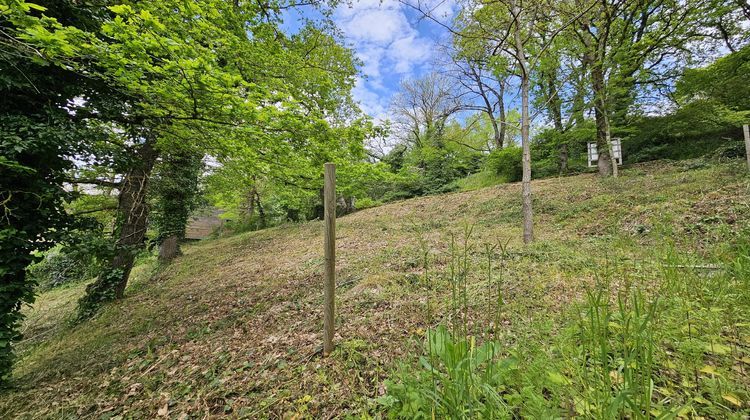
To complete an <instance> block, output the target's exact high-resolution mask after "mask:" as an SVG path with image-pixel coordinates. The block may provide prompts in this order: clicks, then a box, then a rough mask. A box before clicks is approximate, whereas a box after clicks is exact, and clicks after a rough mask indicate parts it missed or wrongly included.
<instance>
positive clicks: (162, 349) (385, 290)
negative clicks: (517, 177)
mask: <svg viewBox="0 0 750 420" xmlns="http://www.w3.org/2000/svg"><path fill="white" fill-rule="evenodd" d="M533 189H534V194H535V197H534V201H535V213H536V214H535V217H536V225H535V226H536V237H537V241H536V243H535V244H534V245H532V246H531V247H529V248H528V249H524V248H523V247H522V245H521V244H520V242H519V238H520V237H521V230H520V225H521V223H520V218H521V213H520V205H519V204H520V186H519V185H518V184H511V185H501V186H498V187H490V188H485V189H481V190H477V191H471V192H463V193H454V194H447V195H443V196H435V197H424V198H417V199H413V200H407V201H404V202H399V203H392V204H388V205H384V206H381V207H377V208H373V209H368V210H364V211H361V212H358V213H356V214H353V215H350V216H347V217H343V218H341V219H339V223H338V232H337V240H338V242H337V246H338V273H339V277H338V280H339V283H338V284H339V285H338V300H337V304H338V307H337V311H338V317H337V321H338V323H339V328H338V335H337V343H338V350H337V352H336V353H334V355H333V356H332V357H330V358H326V359H322V358H320V357H319V355H318V354H317V351H318V349H319V346H320V340H321V336H320V332H321V328H322V318H321V310H320V309H321V303H322V288H321V285H320V283H321V274H322V260H323V259H322V246H321V241H322V235H321V233H322V231H321V229H322V224H321V223H320V222H312V223H307V224H302V225H290V226H283V227H279V228H274V229H268V230H265V231H260V232H253V233H247V234H242V235H237V236H234V237H230V238H226V239H220V240H213V241H205V242H202V243H199V244H197V245H194V246H190V247H187V249H186V250H185V255H184V256H182V257H180V258H179V259H178V260H177V261H176V262H175V263H174V264H172V265H171V266H168V267H166V268H162V269H158V268H157V267H155V265H154V264H153V262H149V261H147V262H146V263H145V264H144V265H142V266H140V267H139V270H140V271H139V272H138V273H137V274H136V275H135V279H133V281H131V285H130V287H129V289H128V292H127V297H126V298H125V299H124V300H123V301H121V302H119V303H117V304H115V305H112V306H110V307H108V308H107V309H106V310H105V311H104V312H103V313H102V314H101V316H99V317H98V318H96V319H95V320H93V321H90V322H88V323H86V324H84V325H80V326H77V327H69V326H67V324H65V323H64V322H63V321H60V318H65V317H66V316H69V315H70V312H71V311H72V309H73V306H74V302H75V299H77V297H78V296H80V294H81V293H82V289H83V285H78V286H72V287H68V288H64V289H59V290H53V291H51V292H48V293H46V294H44V295H42V296H40V297H39V299H38V302H37V304H36V306H35V307H34V308H33V309H32V310H30V311H29V315H30V317H29V320H28V322H27V325H26V327H25V328H26V335H27V337H29V338H28V339H27V340H26V341H25V342H24V343H22V344H21V346H20V353H21V359H20V361H19V363H18V366H17V369H16V372H15V377H16V381H17V387H16V389H15V390H14V391H12V392H6V393H5V394H0V417H3V418H6V417H7V416H9V415H16V416H20V417H28V418H31V417H35V418H36V417H42V416H47V417H51V416H72V417H78V416H82V417H97V418H98V417H100V416H101V415H104V416H105V417H106V416H109V415H117V414H124V415H125V416H126V417H127V416H135V417H147V416H154V415H156V414H157V413H158V414H165V413H168V414H169V415H171V416H180V415H181V414H183V413H186V414H189V415H190V416H191V417H193V416H198V417H202V416H203V415H204V414H207V413H211V414H223V413H230V414H231V415H236V416H248V417H258V416H261V415H262V416H282V415H290V414H292V413H308V414H312V415H314V416H315V417H322V416H333V415H337V414H341V413H352V414H354V413H357V412H358V411H360V410H366V409H367V407H368V404H370V406H371V404H372V403H371V402H369V401H370V399H371V398H372V397H374V396H377V395H378V394H380V393H382V392H383V385H382V384H383V379H384V378H385V377H386V376H387V375H388V373H389V372H390V370H391V369H392V368H393V366H394V363H395V362H396V361H397V360H398V359H400V358H403V357H406V356H407V355H408V354H410V353H414V352H416V351H418V349H419V348H420V346H421V340H422V337H423V336H422V334H423V331H424V329H425V328H426V327H427V321H426V315H425V311H426V305H427V302H428V300H429V301H430V302H431V303H432V305H433V307H436V308H437V309H436V312H437V317H438V319H439V318H440V317H441V316H443V315H444V314H446V313H447V312H448V311H447V309H446V302H447V301H448V295H449V291H448V290H446V288H441V287H437V288H432V289H430V288H425V287H423V285H422V284H421V283H420V281H419V276H420V275H421V274H422V270H423V269H422V265H421V260H422V258H423V252H422V244H426V247H427V248H428V249H429V255H430V259H431V260H433V262H432V264H431V266H432V269H431V272H430V273H431V275H434V276H435V277H439V276H440V274H439V273H440V272H441V270H442V269H444V268H445V265H446V263H447V257H446V254H447V251H448V246H449V243H450V237H451V234H455V235H456V237H457V238H458V239H459V240H462V238H463V236H464V232H465V230H466V228H467V226H473V233H472V236H471V243H472V244H475V247H474V251H473V252H472V253H471V259H472V263H473V264H474V265H475V266H476V270H474V271H473V273H474V274H472V277H471V279H470V283H471V284H472V285H473V286H472V288H473V293H474V295H475V296H481V293H482V290H483V289H482V283H481V279H482V274H481V272H482V270H481V264H482V261H483V257H482V255H481V252H480V251H481V246H482V244H483V243H487V242H497V241H502V242H505V241H508V240H509V241H510V242H509V248H510V250H511V255H512V256H513V257H512V258H511V260H510V261H509V262H508V270H509V273H510V274H509V275H508V276H507V280H506V281H505V282H504V283H503V289H504V290H503V293H504V295H505V296H506V300H507V301H508V305H507V306H506V308H505V313H504V314H503V317H504V319H503V325H504V328H505V329H506V330H507V331H511V332H513V333H518V334H524V333H528V331H525V327H527V326H529V325H531V323H532V321H533V320H535V319H539V318H549V319H555V314H558V313H559V312H560V311H561V309H562V308H563V307H565V306H566V305H567V304H568V303H569V302H571V301H574V300H577V299H579V298H580V296H581V294H582V291H583V289H584V288H585V287H586V286H587V285H590V284H591V282H592V281H593V280H592V279H593V277H594V274H595V267H596V266H597V265H600V264H604V263H605V262H607V261H610V260H612V259H619V260H629V261H652V260H653V259H654V258H656V255H657V253H658V252H660V250H663V248H664V244H665V243H667V242H674V243H675V246H676V247H677V248H679V249H681V250H683V251H684V252H690V253H695V254H696V255H698V256H700V255H704V256H706V258H708V256H709V255H710V256H711V258H712V259H715V258H719V259H720V258H721V255H722V253H723V252H725V248H726V249H728V247H729V244H730V243H731V241H732V240H733V238H734V237H735V235H736V233H737V232H739V231H740V230H741V229H745V228H747V227H748V226H750V206H749V205H748V203H750V178H748V176H747V175H745V172H744V170H743V167H742V166H741V165H740V164H739V163H734V164H729V165H727V164H723V165H718V166H703V167H697V168H692V167H688V164H687V163H683V164H668V163H655V164H650V165H647V166H637V167H633V168H630V169H627V170H624V171H623V176H622V177H621V178H620V179H618V180H612V179H607V180H600V179H598V178H596V177H595V176H593V175H581V176H576V177H571V178H561V179H548V180H541V181H535V182H534V185H533ZM152 274H153V277H152ZM474 309H475V315H476V317H477V319H481V314H482V309H481V307H480V304H479V303H477V307H476V308H474ZM511 336H512V334H511Z"/></svg>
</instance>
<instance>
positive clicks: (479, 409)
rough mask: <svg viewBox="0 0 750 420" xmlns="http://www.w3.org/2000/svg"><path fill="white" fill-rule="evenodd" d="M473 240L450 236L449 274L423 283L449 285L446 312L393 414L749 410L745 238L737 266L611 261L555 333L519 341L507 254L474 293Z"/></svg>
mask: <svg viewBox="0 0 750 420" xmlns="http://www.w3.org/2000/svg"><path fill="white" fill-rule="evenodd" d="M470 235H471V230H467V231H466V232H465V237H464V238H463V240H462V241H460V242H461V243H460V244H459V245H458V246H457V245H456V241H455V240H452V241H451V246H450V247H449V249H450V256H449V264H448V265H447V267H446V268H445V269H444V270H443V271H442V272H437V273H435V274H434V275H433V277H434V278H433V279H431V280H425V281H434V282H443V285H444V287H450V288H451V290H452V293H451V294H450V301H449V302H447V304H446V305H448V306H449V307H450V316H449V317H448V318H447V319H443V320H442V322H441V323H438V324H437V325H436V326H434V327H432V328H430V329H429V330H428V331H427V332H426V334H425V339H424V345H423V354H422V355H421V356H419V357H418V358H416V360H414V359H407V360H404V361H402V362H401V363H400V365H399V367H398V368H397V370H396V371H395V372H394V373H393V374H392V376H391V378H390V379H389V380H387V381H386V388H387V393H386V394H385V395H383V396H381V397H379V398H378V399H377V403H378V404H379V406H380V407H381V408H382V409H383V410H385V411H386V412H387V413H388V415H389V417H395V418H517V417H521V418H558V417H574V416H582V417H586V418H633V419H637V418H652V417H653V418H681V417H691V418H747V416H748V414H750V409H748V406H747V404H746V402H747V401H748V400H749V399H750V393H749V392H748V385H749V384H750V372H749V371H748V370H749V369H750V334H749V333H750V323H748V322H747V320H748V319H750V306H749V305H748V302H750V252H748V251H750V241H748V240H747V238H748V235H744V236H743V235H741V236H740V238H741V239H740V240H739V243H737V244H734V246H733V247H734V252H733V253H732V254H731V257H730V258H729V259H727V260H724V261H717V262H716V263H715V264H710V265H709V264H705V263H704V262H701V261H699V260H698V259H697V258H694V257H691V256H689V255H684V254H679V253H677V252H676V251H674V249H673V248H671V247H666V249H665V250H664V251H663V252H662V253H661V254H662V255H660V256H658V257H656V256H655V257H654V260H653V261H650V262H641V263H632V262H631V263H622V262H618V261H616V260H614V259H613V261H609V260H608V261H607V262H605V264H602V265H599V266H597V268H596V270H595V272H594V275H595V276H594V277H595V281H594V284H592V285H591V287H590V288H588V289H587V290H586V292H585V296H583V297H582V299H580V300H579V301H578V302H577V303H575V304H573V305H572V306H570V307H569V308H568V309H567V310H565V311H563V313H562V314H561V318H560V321H559V322H558V323H557V325H552V324H554V323H552V324H551V323H550V321H549V320H548V319H540V320H536V321H534V322H533V323H532V324H531V325H529V326H528V329H529V330H532V331H533V330H535V331H536V332H537V333H535V334H510V335H511V336H513V339H512V340H508V339H507V336H508V334H504V333H507V331H502V329H501V328H502V326H501V325H498V323H497V319H498V318H499V314H500V313H501V312H502V311H503V305H504V302H503V297H502V295H501V292H500V290H501V287H499V286H500V284H501V283H502V281H503V276H504V273H503V266H504V261H505V258H506V256H507V254H508V251H507V249H506V248H505V247H503V246H498V245H494V246H493V245H486V246H485V253H486V255H487V265H486V267H483V268H476V269H483V271H484V274H485V275H486V284H487V290H486V291H484V292H483V293H481V294H473V295H471V296H470V294H468V293H467V285H466V282H465V279H466V277H467V274H468V273H469V271H470V270H474V269H475V268H474V267H470V265H469V258H467V255H468V254H470V253H471V252H472V245H471V243H470V241H469V236H470ZM425 264H427V260H426V259H425ZM428 271H429V270H428V267H425V273H427V272H428ZM425 276H427V275H425ZM493 289H494V290H496V292H493ZM482 299H483V300H484V301H486V303H487V305H486V306H485V308H486V313H485V314H484V316H483V317H482V316H480V317H476V316H475V317H473V319H484V321H483V322H482V323H479V324H477V323H475V322H472V321H470V320H469V318H470V317H469V312H471V311H472V310H476V302H475V300H482ZM470 300H471V301H472V302H471V303H470ZM429 321H431V320H429ZM432 325H434V324H432Z"/></svg>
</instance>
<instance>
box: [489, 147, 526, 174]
mask: <svg viewBox="0 0 750 420" xmlns="http://www.w3.org/2000/svg"><path fill="white" fill-rule="evenodd" d="M522 156H523V150H522V149H521V148H520V147H517V146H511V147H506V148H504V149H501V150H495V151H493V152H492V153H490V155H489V156H488V157H487V163H486V167H487V169H488V170H489V171H490V172H492V173H495V174H497V175H498V176H500V177H502V178H504V179H505V181H506V182H517V181H520V180H521V177H522V176H523V167H522V166H521V165H522V162H521V158H522Z"/></svg>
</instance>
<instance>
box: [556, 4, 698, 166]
mask: <svg viewBox="0 0 750 420" xmlns="http://www.w3.org/2000/svg"><path fill="white" fill-rule="evenodd" d="M581 9H585V10H586V13H580V10H581ZM560 10H562V11H564V13H565V14H566V18H570V19H574V20H575V25H571V26H570V28H571V29H572V34H573V36H574V37H575V39H576V40H577V41H578V42H580V45H581V47H582V51H583V59H584V63H585V65H586V66H587V68H588V70H589V72H590V80H591V88H592V91H593V103H594V117H595V120H596V128H597V149H598V152H599V161H598V168H599V173H600V174H601V175H604V176H607V175H612V174H613V170H616V165H615V164H614V162H612V159H611V157H610V155H611V153H610V148H611V144H610V141H609V139H610V133H611V127H610V125H611V123H612V122H613V121H614V122H615V123H620V122H622V121H623V118H624V115H625V114H626V112H627V111H628V109H629V107H630V105H631V104H632V103H633V100H634V96H635V93H636V92H635V91H636V88H638V87H639V86H645V85H648V84H653V83H659V82H660V81H663V80H665V79H666V78H670V77H676V76H677V75H678V74H679V73H678V72H677V71H675V69H676V67H677V66H675V64H676V62H677V61H679V60H678V59H679V57H680V55H681V54H682V52H683V51H684V46H685V45H686V44H687V43H688V42H690V41H691V40H692V39H693V38H692V37H691V30H692V29H694V28H695V25H696V22H697V21H698V18H699V16H700V13H701V12H702V11H705V1H703V0H694V1H688V2H682V1H679V0H638V1H623V0H596V1H595V2H594V3H591V2H590V1H589V0H573V1H571V2H569V3H564V4H563V5H562V7H560Z"/></svg>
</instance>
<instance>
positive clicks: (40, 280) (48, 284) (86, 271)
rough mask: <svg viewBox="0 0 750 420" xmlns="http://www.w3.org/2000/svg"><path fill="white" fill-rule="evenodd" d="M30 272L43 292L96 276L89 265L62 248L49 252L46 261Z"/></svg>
mask: <svg viewBox="0 0 750 420" xmlns="http://www.w3.org/2000/svg"><path fill="white" fill-rule="evenodd" d="M28 272H29V277H31V278H32V279H33V280H34V281H35V282H36V283H37V285H38V287H39V288H40V289H41V290H47V289H51V288H53V287H57V286H61V285H63V284H65V283H70V282H73V281H77V280H81V279H83V278H86V277H93V276H94V275H96V273H94V270H92V269H91V267H90V265H89V264H86V263H85V262H84V261H81V260H80V259H78V258H75V256H73V255H71V254H68V253H65V252H63V251H62V250H61V249H60V248H53V249H52V250H50V251H48V252H47V253H46V255H45V256H44V259H42V260H41V261H39V262H38V263H36V264H34V265H32V266H30V267H29V269H28Z"/></svg>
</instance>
